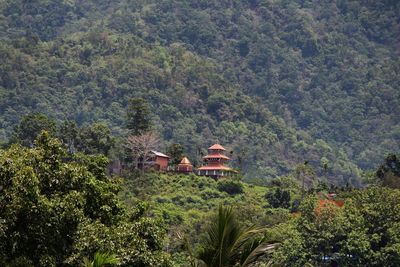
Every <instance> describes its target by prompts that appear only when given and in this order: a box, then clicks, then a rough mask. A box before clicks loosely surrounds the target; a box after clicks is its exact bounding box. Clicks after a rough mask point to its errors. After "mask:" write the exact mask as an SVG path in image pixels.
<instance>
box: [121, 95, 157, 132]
mask: <svg viewBox="0 0 400 267" xmlns="http://www.w3.org/2000/svg"><path fill="white" fill-rule="evenodd" d="M150 114H151V112H150V106H149V103H148V102H147V101H146V100H144V99H143V98H131V99H129V105H128V110H127V127H128V129H129V130H130V131H131V133H132V134H133V135H139V134H143V133H145V132H147V131H149V130H150V127H151V120H150Z"/></svg>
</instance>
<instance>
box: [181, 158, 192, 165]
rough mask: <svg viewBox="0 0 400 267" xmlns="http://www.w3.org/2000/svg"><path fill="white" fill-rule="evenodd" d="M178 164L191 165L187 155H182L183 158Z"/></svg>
mask: <svg viewBox="0 0 400 267" xmlns="http://www.w3.org/2000/svg"><path fill="white" fill-rule="evenodd" d="M179 164H182V165H191V163H190V161H189V159H188V158H187V157H184V158H183V159H182V160H181V163H179Z"/></svg>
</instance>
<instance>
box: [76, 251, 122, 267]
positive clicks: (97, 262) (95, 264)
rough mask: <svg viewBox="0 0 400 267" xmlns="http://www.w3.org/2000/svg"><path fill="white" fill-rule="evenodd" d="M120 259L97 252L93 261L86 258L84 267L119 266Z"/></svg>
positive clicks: (109, 254)
mask: <svg viewBox="0 0 400 267" xmlns="http://www.w3.org/2000/svg"><path fill="white" fill-rule="evenodd" d="M118 261H119V259H118V258H117V257H116V256H115V255H114V254H111V253H108V252H96V253H95V254H94V258H93V261H90V260H89V259H88V258H85V259H84V261H83V263H82V267H105V266H113V265H116V264H118Z"/></svg>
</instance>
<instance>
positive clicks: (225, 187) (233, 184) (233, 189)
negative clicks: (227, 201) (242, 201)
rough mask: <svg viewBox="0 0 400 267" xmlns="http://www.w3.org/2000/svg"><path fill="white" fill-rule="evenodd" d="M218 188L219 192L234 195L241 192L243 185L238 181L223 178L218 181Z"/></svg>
mask: <svg viewBox="0 0 400 267" xmlns="http://www.w3.org/2000/svg"><path fill="white" fill-rule="evenodd" d="M218 190H219V191H221V192H226V193H228V194H229V195H236V194H242V193H243V186H242V184H241V183H240V182H237V181H233V180H230V179H224V180H220V181H218Z"/></svg>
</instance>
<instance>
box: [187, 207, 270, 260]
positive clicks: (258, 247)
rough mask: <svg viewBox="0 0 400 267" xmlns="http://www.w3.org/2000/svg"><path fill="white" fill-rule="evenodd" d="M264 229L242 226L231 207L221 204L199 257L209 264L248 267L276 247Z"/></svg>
mask: <svg viewBox="0 0 400 267" xmlns="http://www.w3.org/2000/svg"><path fill="white" fill-rule="evenodd" d="M262 232H263V229H260V228H255V227H249V228H246V227H243V226H241V225H240V224H239V223H238V221H237V220H236V217H235V214H234V212H233V210H232V207H225V208H224V207H222V206H220V207H219V211H218V214H217V216H216V217H215V218H214V220H213V221H212V223H211V225H210V226H209V228H208V229H207V232H206V238H205V239H204V240H203V242H202V244H201V245H200V251H199V253H198V255H197V257H196V258H197V259H198V260H200V262H202V264H200V265H205V266H207V267H228V266H248V265H249V264H251V263H253V262H255V261H256V260H257V259H258V258H259V257H260V256H263V255H266V254H268V253H270V252H272V250H273V249H274V248H275V246H276V244H271V243H268V242H266V240H265V238H264V237H263V235H261V233H262ZM189 254H191V251H190V250H189ZM196 265H197V264H196Z"/></svg>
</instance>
